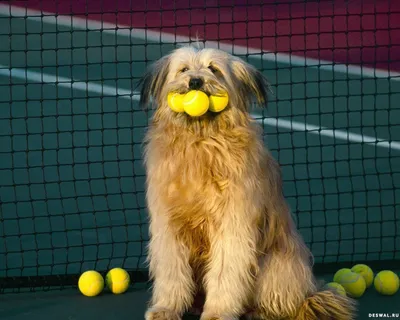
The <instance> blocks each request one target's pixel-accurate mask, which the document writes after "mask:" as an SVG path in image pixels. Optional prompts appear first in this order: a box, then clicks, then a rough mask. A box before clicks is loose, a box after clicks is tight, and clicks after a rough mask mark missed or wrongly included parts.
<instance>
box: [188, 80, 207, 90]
mask: <svg viewBox="0 0 400 320" xmlns="http://www.w3.org/2000/svg"><path fill="white" fill-rule="evenodd" d="M203 83H204V82H203V80H202V79H200V78H192V79H190V81H189V89H190V90H199V89H200V88H201V87H202V86H203Z"/></svg>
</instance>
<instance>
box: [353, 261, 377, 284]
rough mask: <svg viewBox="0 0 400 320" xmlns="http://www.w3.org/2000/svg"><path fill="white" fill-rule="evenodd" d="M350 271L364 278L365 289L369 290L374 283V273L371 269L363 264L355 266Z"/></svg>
mask: <svg viewBox="0 0 400 320" xmlns="http://www.w3.org/2000/svg"><path fill="white" fill-rule="evenodd" d="M351 271H352V272H355V273H358V274H360V275H362V276H363V277H364V279H365V284H366V285H367V288H369V287H370V286H371V284H372V282H373V281H374V273H373V271H372V269H371V268H370V267H368V266H367V265H365V264H356V265H355V266H353V268H351Z"/></svg>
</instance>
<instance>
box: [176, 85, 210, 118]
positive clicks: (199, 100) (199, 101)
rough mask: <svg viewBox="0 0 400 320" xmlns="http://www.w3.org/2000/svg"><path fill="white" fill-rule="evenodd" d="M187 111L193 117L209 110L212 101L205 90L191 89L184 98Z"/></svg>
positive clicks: (183, 101) (184, 106)
mask: <svg viewBox="0 0 400 320" xmlns="http://www.w3.org/2000/svg"><path fill="white" fill-rule="evenodd" d="M182 103H183V108H184V110H185V112H186V113H187V114H188V115H190V116H192V117H200V116H202V115H203V114H205V113H206V112H207V111H208V107H209V105H210V101H209V99H208V96H207V95H206V94H205V93H204V92H203V91H197V90H192V91H189V92H188V93H187V94H186V95H185V97H184V98H183V100H182Z"/></svg>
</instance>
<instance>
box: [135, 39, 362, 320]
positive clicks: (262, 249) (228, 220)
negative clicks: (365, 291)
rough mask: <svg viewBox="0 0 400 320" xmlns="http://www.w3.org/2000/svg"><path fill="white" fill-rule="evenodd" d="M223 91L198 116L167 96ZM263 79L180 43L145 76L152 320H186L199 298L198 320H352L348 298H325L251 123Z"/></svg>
mask: <svg viewBox="0 0 400 320" xmlns="http://www.w3.org/2000/svg"><path fill="white" fill-rule="evenodd" d="M189 90H201V91H203V92H205V93H206V94H207V95H211V94H214V95H218V94H219V93H220V92H222V91H225V92H227V93H228V95H229V105H228V107H227V108H226V109H225V110H223V111H222V112H220V113H217V114H216V113H206V114H205V115H203V116H201V117H197V118H192V117H189V116H188V115H186V114H185V113H175V112H173V111H172V110H171V109H170V108H169V106H168V104H167V95H168V93H170V92H180V93H185V92H188V91H189ZM268 91H269V87H268V83H267V81H266V79H265V78H264V77H263V75H262V74H261V73H260V72H259V71H258V70H256V69H255V68H254V67H253V66H251V65H250V64H248V63H246V62H244V61H242V60H241V59H239V58H237V57H235V56H232V55H230V54H228V53H225V52H223V51H220V50H216V49H198V48H193V47H190V46H189V47H183V48H179V49H177V50H175V51H173V52H172V53H171V54H169V55H167V56H164V57H163V58H161V59H160V60H158V61H157V62H155V63H154V64H153V65H152V66H151V68H150V69H149V70H148V72H147V73H146V74H145V76H144V77H143V79H142V90H141V101H140V103H141V105H144V106H151V105H152V106H154V107H155V110H154V115H153V120H152V123H151V125H150V127H149V130H148V132H147V136H146V139H145V145H146V149H145V165H146V171H147V204H148V209H149V214H150V243H149V252H148V258H149V268H150V274H151V277H152V279H153V281H154V283H153V288H152V299H151V305H150V307H149V309H148V310H147V312H146V315H145V318H146V319H147V320H179V319H181V318H182V315H183V314H184V313H185V312H186V311H187V310H189V309H190V307H191V306H192V305H193V302H194V299H195V296H196V295H199V294H200V295H201V294H202V295H204V297H205V302H204V307H203V309H202V314H201V320H234V319H239V317H241V316H242V315H244V314H246V313H247V316H248V317H249V318H251V319H265V320H266V319H296V320H306V319H307V320H325V319H335V320H350V319H354V312H355V307H354V303H353V301H352V300H351V299H349V298H346V297H342V296H340V295H337V294H336V293H334V292H333V291H328V290H325V291H324V290H319V289H318V287H317V284H316V280H315V278H314V276H313V274H312V256H311V253H310V251H309V250H308V248H307V247H306V245H305V243H304V242H303V240H302V238H301V237H300V235H299V233H298V232H297V230H296V226H295V224H294V222H293V220H292V216H291V212H290V210H289V207H288V205H287V203H286V201H285V199H284V196H283V194H282V179H281V172H280V168H279V166H278V164H277V162H276V161H275V160H274V159H273V158H272V156H271V155H270V153H269V152H268V150H267V149H266V148H265V147H264V144H263V140H262V132H261V131H260V127H259V126H258V125H257V123H256V122H255V121H254V120H252V119H251V117H250V115H249V108H250V107H251V104H252V101H253V99H254V100H255V102H257V104H258V105H260V106H265V105H266V104H267V95H268Z"/></svg>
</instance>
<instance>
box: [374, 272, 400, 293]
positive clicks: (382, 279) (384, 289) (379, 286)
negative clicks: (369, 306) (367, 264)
mask: <svg viewBox="0 0 400 320" xmlns="http://www.w3.org/2000/svg"><path fill="white" fill-rule="evenodd" d="M374 286H375V289H376V291H378V292H379V293H380V294H383V295H386V296H391V295H394V294H395V293H396V292H397V291H398V290H399V277H398V275H397V274H395V273H394V272H393V271H390V270H383V271H381V272H378V274H377V275H376V276H375V280H374Z"/></svg>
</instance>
